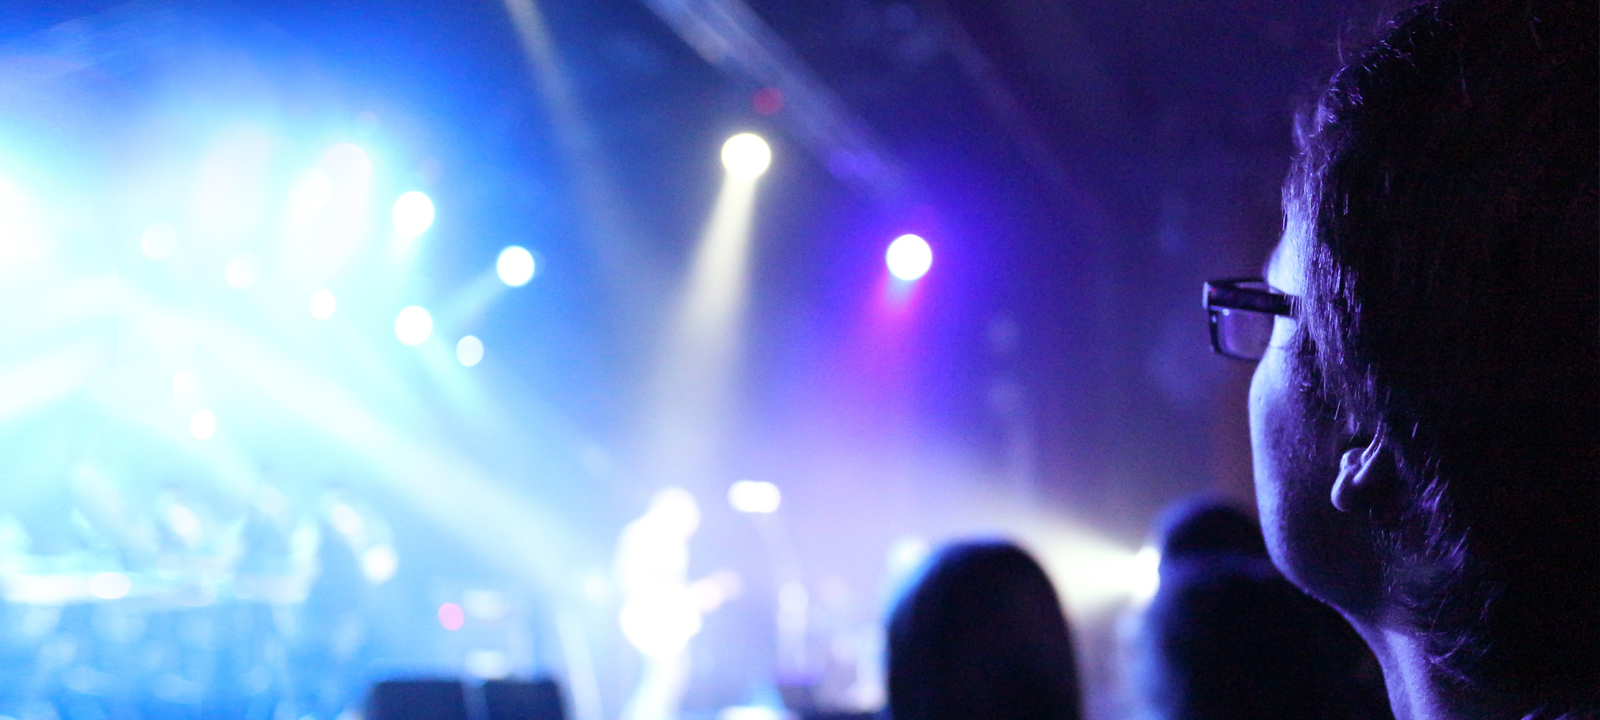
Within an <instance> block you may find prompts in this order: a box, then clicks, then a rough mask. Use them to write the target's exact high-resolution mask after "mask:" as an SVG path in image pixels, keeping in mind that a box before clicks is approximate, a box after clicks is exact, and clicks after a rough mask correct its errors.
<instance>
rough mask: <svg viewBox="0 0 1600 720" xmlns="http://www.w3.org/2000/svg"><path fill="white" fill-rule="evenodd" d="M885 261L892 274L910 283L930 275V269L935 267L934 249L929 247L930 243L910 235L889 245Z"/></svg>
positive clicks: (903, 236)
mask: <svg viewBox="0 0 1600 720" xmlns="http://www.w3.org/2000/svg"><path fill="white" fill-rule="evenodd" d="M884 260H885V261H886V262H887V263H888V264H889V272H890V273H893V274H894V276H895V277H897V278H900V279H901V280H905V281H908V282H909V281H911V280H916V279H917V278H920V277H922V276H923V275H926V274H928V268H930V267H933V248H930V247H928V241H926V240H923V239H922V238H921V237H919V236H916V235H911V234H909V233H908V234H906V235H901V236H900V237H897V238H895V239H894V242H892V243H889V251H888V252H887V253H885V254H884Z"/></svg>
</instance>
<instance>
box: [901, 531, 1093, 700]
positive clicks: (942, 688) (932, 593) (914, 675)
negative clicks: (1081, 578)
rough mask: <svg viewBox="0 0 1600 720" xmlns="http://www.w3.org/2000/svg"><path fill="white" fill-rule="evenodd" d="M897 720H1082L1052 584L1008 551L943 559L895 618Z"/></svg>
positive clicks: (942, 555) (970, 548)
mask: <svg viewBox="0 0 1600 720" xmlns="http://www.w3.org/2000/svg"><path fill="white" fill-rule="evenodd" d="M888 660H889V711H890V714H891V715H892V717H893V718H894V720H946V719H948V720H986V719H988V718H994V719H995V720H1001V719H1004V720H1033V719H1035V718H1037V719H1039V720H1044V719H1046V718H1048V719H1049V720H1076V719H1077V718H1078V673H1077V664H1076V661H1075V659H1074V657H1073V652H1072V639H1071V635H1070V634H1069V632H1068V630H1067V622H1066V618H1065V616H1064V615H1063V614H1062V610H1061V604H1060V602H1059V601H1058V600H1057V598H1056V593H1055V589H1054V588H1052V587H1051V585H1050V579H1049V578H1048V577H1046V576H1045V574H1044V571H1043V570H1041V569H1040V568H1039V565H1038V564H1037V563H1035V562H1034V561H1033V558H1031V557H1029V556H1028V554H1027V553H1026V552H1023V551H1022V550H1021V549H1020V548H1018V547H1017V546H1015V545H1012V544H1010V543H1006V542H969V543H958V544H955V545H950V546H948V547H946V548H944V549H942V550H940V551H939V552H937V553H936V554H935V555H934V556H933V558H932V559H931V560H930V561H929V562H928V564H927V565H926V566H925V567H924V568H923V571H922V573H921V574H920V576H919V577H918V578H916V579H915V580H914V581H913V582H912V584H911V586H910V587H909V588H908V589H907V590H906V592H905V594H904V595H903V596H902V597H901V598H900V601H899V602H898V603H897V604H896V605H895V608H894V611H893V612H892V613H891V615H890V618H889V658H888Z"/></svg>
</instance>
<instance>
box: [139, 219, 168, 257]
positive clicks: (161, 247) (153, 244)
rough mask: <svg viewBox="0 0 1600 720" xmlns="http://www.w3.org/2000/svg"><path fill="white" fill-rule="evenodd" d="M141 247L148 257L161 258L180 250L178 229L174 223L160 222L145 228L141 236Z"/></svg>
mask: <svg viewBox="0 0 1600 720" xmlns="http://www.w3.org/2000/svg"><path fill="white" fill-rule="evenodd" d="M139 249H140V250H143V251H144V254H145V256H146V257H149V258H151V259H153V260H160V259H162V258H165V257H168V256H170V255H172V254H173V253H175V252H177V251H178V231H177V229H176V228H174V227H172V225H170V224H168V223H164V222H158V223H156V224H154V225H151V226H150V227H147V228H145V229H144V235H143V236H141V237H140V238H139Z"/></svg>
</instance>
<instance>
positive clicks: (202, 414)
mask: <svg viewBox="0 0 1600 720" xmlns="http://www.w3.org/2000/svg"><path fill="white" fill-rule="evenodd" d="M216 433H217V416H215V415H212V414H211V411H210V410H196V411H194V414H193V415H190V416H189V434H190V435H193V436H194V439H196V440H205V439H207V438H210V437H211V436H212V435H215V434H216Z"/></svg>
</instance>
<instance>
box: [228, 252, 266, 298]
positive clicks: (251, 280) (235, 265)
mask: <svg viewBox="0 0 1600 720" xmlns="http://www.w3.org/2000/svg"><path fill="white" fill-rule="evenodd" d="M260 274H261V261H260V260H259V259H257V258H256V255H255V253H251V252H241V253H236V254H234V256H233V258H232V259H230V260H228V266H227V267H226V268H224V269H223V271H222V276H223V277H224V278H226V279H227V281H228V284H229V285H232V286H234V287H236V288H238V289H240V290H243V289H245V288H247V287H250V286H251V285H254V284H256V278H257V277H258V276H259V275H260Z"/></svg>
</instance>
